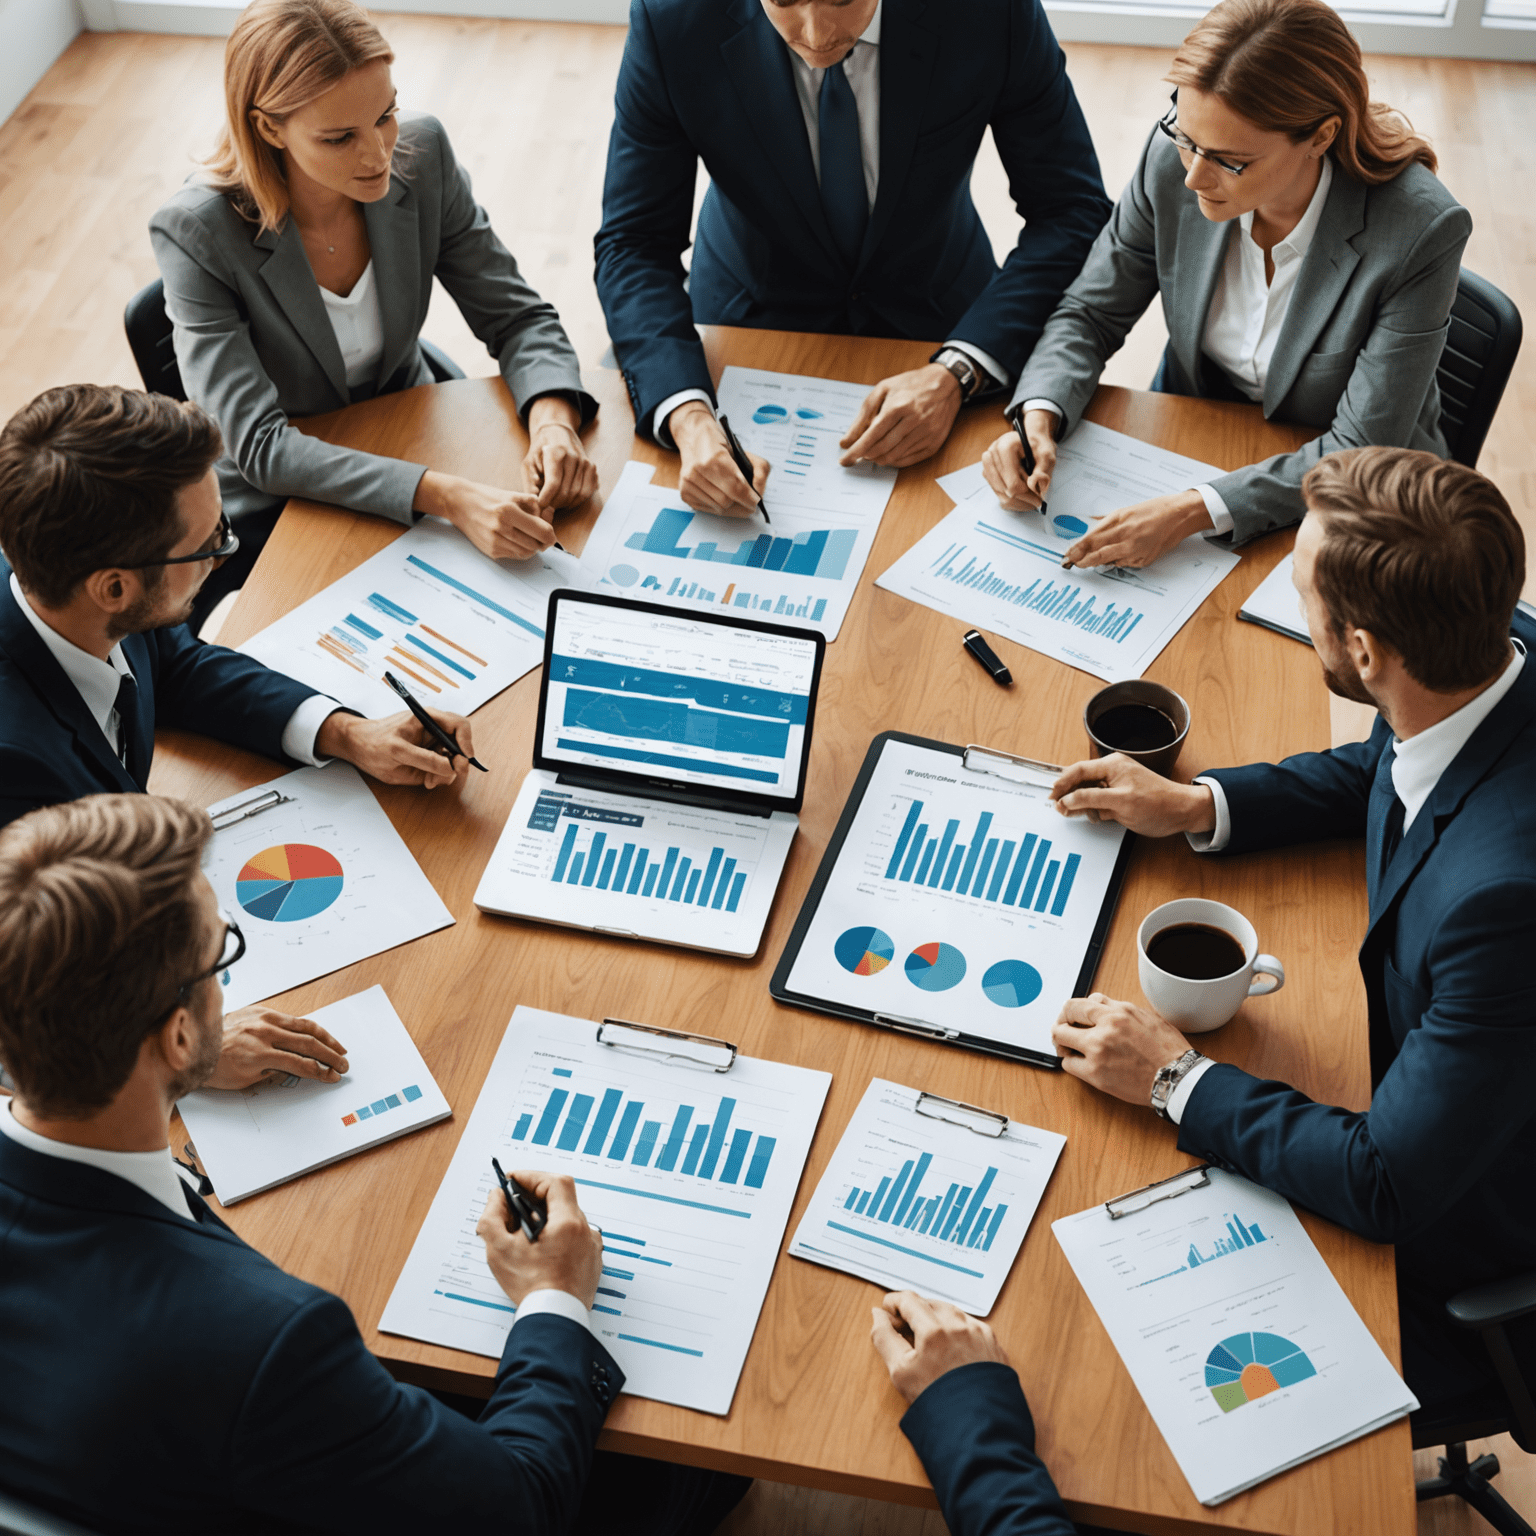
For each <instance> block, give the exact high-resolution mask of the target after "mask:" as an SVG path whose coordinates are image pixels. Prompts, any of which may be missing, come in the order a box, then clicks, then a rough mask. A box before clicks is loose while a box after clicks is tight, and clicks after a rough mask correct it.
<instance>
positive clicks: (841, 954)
mask: <svg viewBox="0 0 1536 1536" xmlns="http://www.w3.org/2000/svg"><path fill="white" fill-rule="evenodd" d="M832 953H833V954H834V955H836V956H837V963H838V964H839V965H840V966H842V968H843V969H844V970H845V971H850V972H852V974H853V975H855V976H874V975H877V974H878V973H879V972H881V971H883V970H884V969H885V968H886V966H888V965H889V964H890V963H891V961H892V960H893V959H894V958H895V956H896V946H895V945H894V944H893V943H892V942H891V936H890V934H888V933H882V932H881V931H880V930H879V929H878V928H850V929H849V930H848V931H847V932H846V933H842V934H839V935H838V939H837V943H836V944H834V945H833V946H832Z"/></svg>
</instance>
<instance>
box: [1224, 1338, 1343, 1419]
mask: <svg viewBox="0 0 1536 1536" xmlns="http://www.w3.org/2000/svg"><path fill="white" fill-rule="evenodd" d="M1316 1375H1317V1369H1316V1367H1315V1366H1314V1365H1313V1364H1312V1362H1311V1361H1310V1360H1309V1359H1308V1358H1307V1356H1306V1354H1305V1353H1304V1352H1303V1351H1302V1350H1300V1349H1298V1348H1297V1347H1296V1346H1295V1345H1294V1344H1293V1343H1291V1341H1290V1340H1289V1339H1282V1338H1281V1337H1280V1335H1279V1334H1278V1333H1234V1334H1233V1335H1232V1336H1231V1338H1228V1339H1223V1340H1222V1341H1221V1343H1220V1344H1218V1345H1217V1346H1216V1348H1215V1349H1213V1350H1212V1351H1211V1352H1210V1354H1208V1355H1207V1356H1206V1357H1205V1384H1206V1386H1208V1387H1209V1388H1210V1389H1211V1396H1212V1397H1214V1398H1215V1399H1216V1406H1217V1407H1218V1408H1220V1409H1221V1411H1222V1412H1223V1413H1231V1412H1232V1410H1233V1409H1234V1408H1241V1407H1242V1406H1243V1404H1244V1403H1251V1402H1252V1401H1253V1400H1254V1399H1255V1398H1258V1397H1265V1396H1267V1395H1268V1394H1269V1393H1271V1392H1278V1391H1279V1390H1280V1389H1281V1388H1282V1387H1291V1386H1295V1384H1296V1383H1297V1382H1298V1381H1305V1380H1306V1379H1307V1377H1308V1376H1316Z"/></svg>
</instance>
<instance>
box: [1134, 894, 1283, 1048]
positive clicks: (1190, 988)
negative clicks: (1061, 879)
mask: <svg viewBox="0 0 1536 1536" xmlns="http://www.w3.org/2000/svg"><path fill="white" fill-rule="evenodd" d="M1180 923H1204V924H1205V925H1206V926H1207V927H1210V928H1220V929H1221V930H1222V932H1223V933H1229V934H1231V935H1232V937H1233V938H1234V939H1236V940H1237V942H1238V943H1239V944H1241V945H1242V947H1243V964H1242V965H1241V966H1240V967H1239V968H1238V969H1237V970H1235V971H1233V972H1232V973H1231V974H1230V975H1227V976H1217V977H1216V978H1214V979H1213V980H1211V981H1192V980H1191V979H1190V978H1189V977H1187V976H1174V975H1172V974H1170V973H1169V972H1168V971H1165V970H1163V969H1161V968H1160V967H1159V966H1156V965H1154V964H1153V963H1152V962H1151V960H1149V959H1148V958H1147V946H1148V945H1149V944H1150V943H1151V942H1152V940H1153V939H1154V938H1156V936H1157V935H1158V934H1160V933H1161V932H1162V931H1163V930H1164V929H1165V928H1173V927H1175V926H1177V925H1178V924H1180ZM1136 964H1137V969H1138V971H1139V972H1140V975H1141V990H1142V991H1143V992H1144V993H1145V994H1146V998H1147V1001H1148V1002H1149V1003H1151V1005H1152V1006H1153V1007H1154V1008H1155V1009H1156V1010H1157V1011H1158V1012H1159V1013H1160V1014H1162V1016H1163V1017H1164V1018H1165V1019H1167V1020H1168V1022H1169V1023H1170V1024H1173V1025H1175V1026H1176V1027H1177V1028H1179V1029H1181V1030H1183V1032H1184V1033H1185V1034H1186V1035H1199V1034H1204V1033H1205V1031H1206V1030H1209V1029H1220V1028H1221V1026H1222V1025H1223V1024H1225V1023H1226V1022H1227V1021H1228V1020H1229V1019H1231V1018H1232V1016H1233V1015H1234V1014H1235V1013H1236V1012H1237V1010H1238V1009H1239V1008H1241V1007H1242V1006H1243V1000H1244V999H1245V998H1249V997H1269V996H1270V995H1271V994H1273V993H1275V992H1278V991H1279V990H1280V988H1281V987H1283V986H1284V985H1285V967H1284V966H1283V965H1281V963H1280V962H1279V961H1278V960H1277V959H1275V957H1274V956H1273V955H1261V954H1260V953H1259V936H1258V934H1257V933H1255V932H1254V929H1253V924H1252V923H1250V922H1249V921H1248V919H1247V918H1246V917H1244V916H1243V914H1242V913H1241V912H1238V911H1235V910H1234V909H1233V908H1231V907H1227V906H1223V905H1222V904H1221V902H1219V901H1206V900H1204V899H1202V898H1200V897H1197V896H1191V897H1185V898H1184V899H1183V900H1181V901H1167V902H1164V903H1163V905H1162V906H1160V907H1158V908H1156V909H1155V910H1153V911H1151V912H1149V913H1147V915H1146V916H1145V917H1144V918H1143V919H1142V920H1141V927H1140V928H1139V929H1138V930H1137V932H1136ZM1257 976H1268V977H1270V978H1271V979H1272V981H1273V983H1274V984H1273V985H1272V986H1264V985H1262V984H1261V983H1260V982H1259V981H1258V980H1256V979H1255V978H1256V977H1257Z"/></svg>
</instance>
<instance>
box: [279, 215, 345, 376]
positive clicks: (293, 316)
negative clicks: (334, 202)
mask: <svg viewBox="0 0 1536 1536" xmlns="http://www.w3.org/2000/svg"><path fill="white" fill-rule="evenodd" d="M255 243H256V244H257V245H258V246H261V247H263V248H264V249H266V250H269V251H270V252H271V255H270V256H268V257H267V259H266V260H265V261H264V262H262V264H261V269H260V270H261V277H262V281H263V282H264V283H266V285H267V290H268V292H270V293H271V295H272V297H273V298H274V299H275V300H276V301H277V303H278V306H279V307H280V308H281V309H282V311H283V313H284V314H285V315H286V316H287V317H288V323H289V324H290V325H291V326H292V327H293V328H294V330H295V331H296V332H297V333H298V336H299V340H300V341H302V342H303V343H304V345H305V346H306V347H308V348H309V350H310V352H311V353H313V354H314V358H315V361H316V362H317V363H319V365H320V366H321V368H322V369H324V371H325V376H326V378H328V379H329V380H330V381H331V384H332V386H333V388H334V389H335V390H336V393H337V395H338V396H339V397H340V399H341V403H342V404H343V405H350V404H351V403H352V393H351V391H350V390H349V389H348V388H347V366H346V364H345V363H344V362H342V360H341V347H340V346H339V345H338V344H337V341H336V332H335V331H334V330H333V329H332V328H331V320H330V316H329V315H327V314H326V312H325V300H324V299H322V298H321V297H320V285H319V283H317V282H316V281H315V274H314V272H313V271H312V270H311V269H310V265H309V257H308V256H306V255H305V254H304V242H303V241H302V240H300V239H299V231H298V226H297V225H296V224H295V223H294V222H293V220H292V219H291V218H290V219H288V220H287V221H286V222H285V223H284V224H283V227H282V229H281V230H271V229H269V230H265V231H263V232H262V233H261V234H259V235H257V237H256V242H255Z"/></svg>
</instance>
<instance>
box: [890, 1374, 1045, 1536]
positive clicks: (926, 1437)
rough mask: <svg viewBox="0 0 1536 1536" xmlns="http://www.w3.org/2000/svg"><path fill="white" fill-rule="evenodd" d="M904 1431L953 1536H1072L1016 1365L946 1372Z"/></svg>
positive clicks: (916, 1405) (909, 1416)
mask: <svg viewBox="0 0 1536 1536" xmlns="http://www.w3.org/2000/svg"><path fill="white" fill-rule="evenodd" d="M901 1431H902V1433H903V1434H904V1435H905V1436H906V1437H907V1439H908V1440H910V1441H911V1442H912V1448H913V1450H915V1451H916V1452H917V1454H918V1456H919V1457H920V1458H921V1459H922V1463H923V1470H924V1471H926V1472H927V1474H928V1480H929V1481H930V1482H931V1483H932V1484H933V1491H934V1493H935V1494H936V1495H937V1497H938V1500H939V1508H940V1509H941V1510H942V1511H943V1512H944V1523H945V1525H947V1526H948V1527H949V1529H950V1531H951V1532H952V1533H953V1536H1073V1533H1074V1529H1075V1528H1074V1526H1073V1524H1072V1521H1071V1520H1070V1519H1069V1518H1068V1516H1067V1511H1066V1508H1065V1506H1064V1505H1063V1504H1062V1502H1061V1495H1060V1494H1058V1493H1057V1492H1056V1485H1055V1483H1053V1482H1052V1481H1051V1474H1050V1473H1049V1472H1048V1471H1047V1470H1046V1467H1045V1463H1044V1462H1042V1461H1041V1460H1040V1458H1039V1457H1038V1456H1036V1455H1035V1425H1034V1421H1033V1419H1031V1418H1030V1415H1029V1404H1028V1403H1026V1402H1025V1400H1024V1391H1023V1388H1022V1387H1020V1385H1019V1378H1018V1376H1017V1375H1016V1374H1015V1373H1014V1371H1013V1370H1012V1368H1011V1367H1009V1366H1006V1365H1002V1364H999V1363H997V1362H995V1361H985V1362H978V1363H977V1364H975V1365H962V1366H960V1367H959V1369H957V1370H953V1371H947V1372H946V1373H945V1374H944V1375H942V1376H940V1377H939V1379H938V1380H937V1381H936V1382H934V1383H933V1385H932V1386H930V1387H929V1388H928V1389H927V1391H925V1392H923V1393H921V1394H920V1395H919V1397H918V1399H917V1401H916V1402H915V1403H913V1404H912V1406H911V1407H910V1408H909V1409H908V1410H907V1412H906V1415H905V1417H904V1418H903V1419H902V1421H901Z"/></svg>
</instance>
